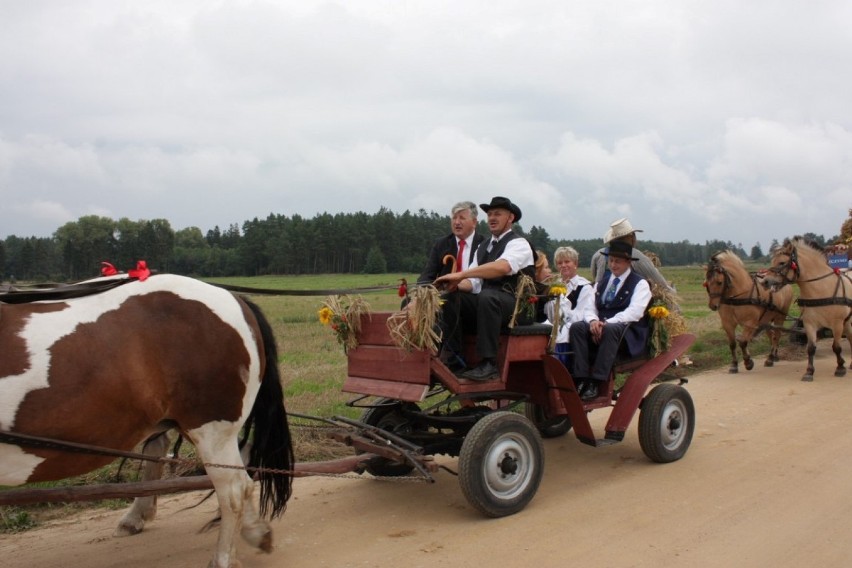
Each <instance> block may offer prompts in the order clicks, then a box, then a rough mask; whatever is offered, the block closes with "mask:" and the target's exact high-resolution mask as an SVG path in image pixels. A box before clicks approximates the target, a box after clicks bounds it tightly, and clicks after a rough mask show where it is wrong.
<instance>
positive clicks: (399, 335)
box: [387, 285, 443, 354]
mask: <svg viewBox="0 0 852 568" xmlns="http://www.w3.org/2000/svg"><path fill="white" fill-rule="evenodd" d="M442 301H443V300H441V294H440V292H438V290H437V288H435V287H434V286H431V285H430V286H418V287H417V288H415V289H414V291H413V292H412V293H411V302H410V303H409V304H408V305H406V306H405V307H404V308H403V309H402V310H400V311H398V312H396V313H394V314H393V315H391V316H390V317H389V318H388V323H387V325H388V331H389V332H390V337H391V341H393V343H394V345H396V346H397V347H399V348H401V349H405V350H406V351H411V350H414V349H425V350H427V351H430V352H431V353H433V354H434V353H437V352H438V345H439V344H440V342H441V335H440V333H439V332H438V331H437V327H438V326H437V322H438V314H439V313H440V311H441V303H442Z"/></svg>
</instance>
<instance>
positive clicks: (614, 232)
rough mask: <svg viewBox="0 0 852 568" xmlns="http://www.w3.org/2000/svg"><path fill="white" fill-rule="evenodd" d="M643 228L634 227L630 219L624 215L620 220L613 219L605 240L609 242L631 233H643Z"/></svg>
mask: <svg viewBox="0 0 852 568" xmlns="http://www.w3.org/2000/svg"><path fill="white" fill-rule="evenodd" d="M641 232H642V229H634V228H633V226H632V225H631V224H630V221H628V220H627V217H622V218H621V219H619V220H618V221H613V222H612V224H611V225H610V226H609V229H608V230H607V232H606V234H605V235H604V238H603V240H604V242H605V243H608V242H610V241H612V240H613V239H617V238H619V237H626V236H627V235H629V234H631V233H641Z"/></svg>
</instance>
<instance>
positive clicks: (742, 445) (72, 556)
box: [0, 343, 852, 568]
mask: <svg viewBox="0 0 852 568" xmlns="http://www.w3.org/2000/svg"><path fill="white" fill-rule="evenodd" d="M818 355H819V359H818V361H817V372H816V381H815V382H813V383H802V382H800V380H799V378H800V377H801V375H802V372H803V370H804V366H805V363H804V362H803V361H785V362H781V363H780V364H778V365H777V366H776V367H775V368H774V369H765V368H764V367H762V366H759V367H755V370H753V371H751V372H748V373H746V372H743V371H741V372H740V374H739V375H728V374H727V373H726V372H724V370H721V371H719V372H708V373H704V374H701V375H698V376H695V377H693V378H691V379H690V382H689V384H688V385H687V388H688V389H689V391H690V393H691V394H692V396H693V398H694V400H695V403H696V412H697V427H696V432H695V438H694V439H693V443H692V447H691V448H690V450H689V452H688V453H687V455H686V457H685V458H684V459H683V460H681V461H679V462H676V463H672V464H666V465H661V464H654V463H651V462H650V461H648V460H647V459H646V458H645V456H644V454H643V453H642V450H641V449H640V447H639V442H638V439H637V435H636V430H635V428H636V420H634V423H633V425H632V427H631V429H630V430H629V431H628V433H627V436H626V438H625V441H624V442H622V443H621V444H616V445H613V446H609V447H605V448H591V447H588V446H584V445H583V444H580V443H579V442H578V441H577V440H576V438H575V437H574V436H573V433H570V434H569V435H568V436H566V437H564V438H560V439H555V440H546V441H545V447H546V471H545V475H544V480H543V482H542V485H541V487H540V489H539V491H538V493H537V495H536V497H535V498H534V499H533V501H532V502H531V503H530V505H529V506H528V507H527V508H526V509H525V510H523V511H522V512H520V513H519V514H517V515H514V516H511V517H507V518H503V519H485V518H483V517H481V516H480V515H479V514H478V513H476V512H475V511H474V510H473V509H472V508H471V507H470V506H469V505H468V504H467V502H466V500H465V498H464V496H463V495H462V493H461V490H460V488H459V485H458V483H457V480H456V479H455V478H454V477H452V476H451V475H450V474H448V473H446V472H441V473H439V474H438V482H437V483H435V484H432V485H429V484H424V483H387V482H381V481H375V480H362V479H329V478H307V479H299V480H297V482H296V485H295V495H294V498H293V499H292V500H291V502H290V505H289V508H288V510H287V513H286V514H285V515H284V516H283V518H281V519H279V520H276V521H275V522H274V524H273V526H274V530H275V545H276V550H275V551H274V552H273V553H272V554H269V555H265V554H259V553H256V552H255V551H254V550H251V549H249V548H248V547H247V546H246V545H245V543H242V542H241V543H240V558H241V560H242V561H243V564H244V566H245V568H265V567H275V568H283V567H287V568H302V567H311V568H315V567H330V568H338V567H356V566H357V567H361V566H363V567H382V568H384V567H402V566H405V567H406V568H416V567H427V566H429V567H432V566H471V565H475V566H538V567H551V566H553V567H556V566H559V567H562V566H569V565H572V566H595V567H629V566H648V567H651V566H653V567H657V568H659V567H667V566H689V567H701V566H714V567H715V566H725V567H729V566H749V567H759V566H766V567H770V566H771V567H783V566H796V567H800V566H832V567H834V566H852V434H851V433H850V431H852V373H850V374H849V375H847V378H844V379H838V378H835V377H834V376H833V374H832V370H833V368H834V357H833V355H830V346H829V345H828V344H825V343H821V345H820V349H819V353H818ZM844 356H845V357H846V359H847V361H849V359H850V357H849V354H848V346H847V345H844ZM607 414H608V413H607V412H606V411H598V412H596V413H593V414H592V417H593V420H594V423H595V425H596V428H597V431H601V430H602V425H603V423H604V422H605V419H606V416H607ZM446 461H447V463H448V464H449V465H455V464H454V461H453V460H446ZM196 500H197V494H188V495H181V496H177V497H166V498H163V499H162V500H161V507H160V515H159V517H158V518H157V520H155V521H154V522H153V523H152V524H150V525H149V526H148V528H146V530H145V532H144V533H142V534H141V535H138V536H135V537H131V538H123V539H115V538H112V537H111V536H110V535H111V533H112V530H113V527H114V526H115V524H116V523H117V522H118V519H119V517H120V516H121V512H119V511H116V512H98V513H94V514H93V513H85V514H82V515H79V516H77V517H74V518H72V519H68V520H64V521H61V522H57V523H55V524H51V525H49V526H47V527H44V528H41V529H37V530H33V531H30V532H27V533H24V534H21V535H15V536H8V535H6V536H0V565H2V566H5V567H7V568H11V567H18V566H21V567H24V566H26V567H39V568H53V567H56V568H59V567H62V568H68V567H78V566H79V567H83V566H85V567H86V568H99V567H112V566H161V567H183V566H192V567H201V566H206V564H207V562H208V561H209V559H210V555H211V553H212V547H213V542H214V539H215V534H213V533H210V534H201V535H199V534H196V532H197V530H198V529H199V527H201V526H202V525H203V524H204V523H205V522H206V521H208V520H209V519H210V518H211V515H212V513H213V511H214V508H215V506H214V505H213V503H212V502H210V503H205V504H204V505H202V506H201V507H199V508H197V509H194V510H191V511H183V512H179V511H178V510H179V509H181V508H182V507H184V506H186V505H188V504H192V503H194V502H195V501H196Z"/></svg>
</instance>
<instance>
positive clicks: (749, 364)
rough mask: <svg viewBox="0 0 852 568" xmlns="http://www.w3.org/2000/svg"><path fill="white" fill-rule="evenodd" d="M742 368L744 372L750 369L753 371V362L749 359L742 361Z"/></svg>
mask: <svg viewBox="0 0 852 568" xmlns="http://www.w3.org/2000/svg"><path fill="white" fill-rule="evenodd" d="M743 367H745V368H746V371H751V370H752V369H754V361H752V360H751V359H749V360H748V361H744V362H743Z"/></svg>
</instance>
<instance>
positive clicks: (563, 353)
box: [544, 247, 595, 368]
mask: <svg viewBox="0 0 852 568" xmlns="http://www.w3.org/2000/svg"><path fill="white" fill-rule="evenodd" d="M553 263H554V264H555V265H556V268H557V270H559V276H560V279H561V280H562V282H563V283H564V284H565V290H566V293H565V294H560V295H559V298H554V299H553V300H550V301H549V302H547V304H545V306H544V313H545V315H546V316H547V320H548V321H549V322H551V323H552V324H553V325H557V326H559V328H558V330H557V335H556V345H555V346H554V355H556V357H557V358H558V359H559V360H560V361H562V363H563V364H564V365H565V366H566V367H569V364H570V363H569V353H570V351H571V350H570V343H569V341H568V340H569V330H570V329H571V325H572V324H573V323H574V322H578V321H585V319H586V316H587V315H588V314H591V313H593V312H594V310H595V289H594V286H592V284H591V282H589V281H588V280H587V279H585V278H583V277H582V276H580V275H579V274H577V269H578V267H579V264H580V255H579V253H578V252H577V251H576V250H575V249H574V248H573V247H559V248H558V249H556V252H555V253H553ZM557 302H558V303H559V321H555V319H554V317H555V312H556V304H557ZM569 368H570V367H569Z"/></svg>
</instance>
